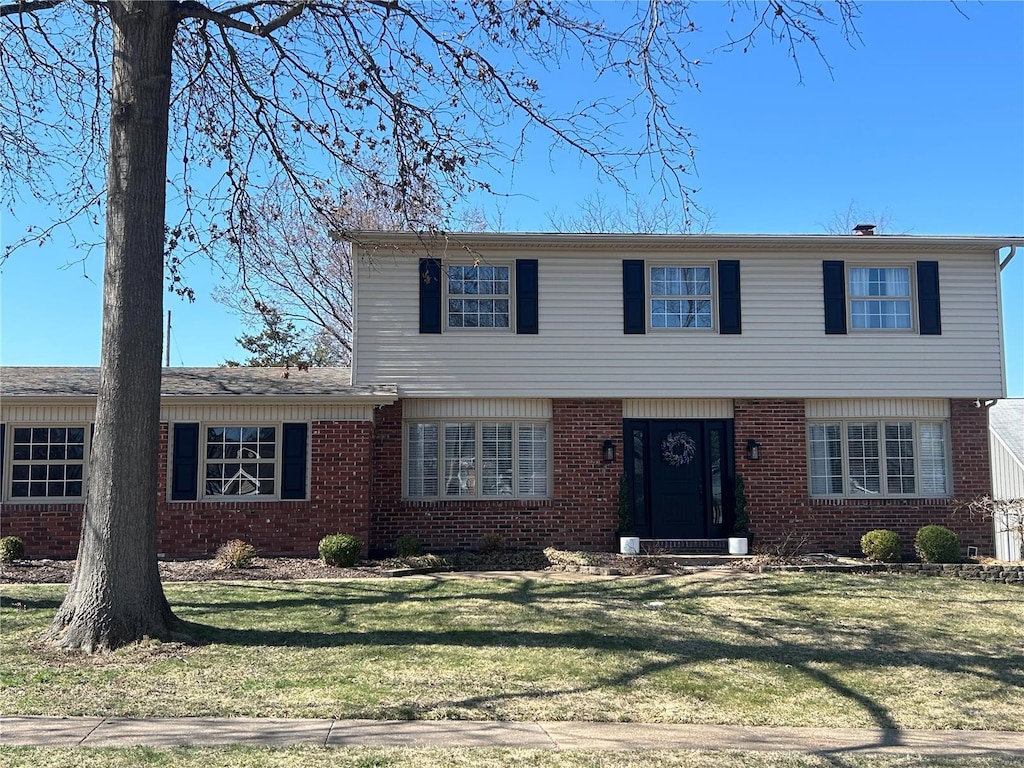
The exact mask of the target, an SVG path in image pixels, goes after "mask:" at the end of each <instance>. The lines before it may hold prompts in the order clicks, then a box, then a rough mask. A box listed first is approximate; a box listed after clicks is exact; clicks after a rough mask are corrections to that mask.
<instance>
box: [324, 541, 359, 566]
mask: <svg viewBox="0 0 1024 768" xmlns="http://www.w3.org/2000/svg"><path fill="white" fill-rule="evenodd" d="M317 550H318V551H319V552H320V559H321V560H323V561H324V562H325V563H327V565H333V566H335V567H338V568H350V567H352V566H353V565H355V564H356V563H358V562H359V553H360V552H362V551H363V543H362V542H361V541H359V539H357V538H356V537H355V536H349V535H348V534H347V533H335V534H332V535H330V536H324V537H323V538H322V539H320V546H319V547H317Z"/></svg>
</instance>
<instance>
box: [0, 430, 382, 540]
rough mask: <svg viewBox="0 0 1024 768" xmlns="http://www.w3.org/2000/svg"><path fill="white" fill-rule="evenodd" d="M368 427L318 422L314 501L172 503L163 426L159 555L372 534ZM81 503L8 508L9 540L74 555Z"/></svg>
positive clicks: (312, 467)
mask: <svg viewBox="0 0 1024 768" xmlns="http://www.w3.org/2000/svg"><path fill="white" fill-rule="evenodd" d="M371 432H372V426H371V425H370V424H369V423H368V422H350V421H314V422H313V423H312V424H311V429H310V441H311V446H310V449H311V450H310V464H309V467H308V471H309V473H310V478H309V479H310V497H309V499H308V500H305V501H248V500H233V501H215V502H212V501H198V502H179V501H174V502H172V501H167V491H166V489H167V434H168V428H167V424H166V423H164V424H161V425H160V463H159V471H158V477H157V482H158V486H157V488H158V498H159V503H158V506H157V531H158V533H157V551H158V552H160V554H161V555H163V556H166V557H171V558H174V557H202V556H209V555H213V554H214V553H216V551H217V549H218V547H220V546H221V545H222V544H223V543H224V542H226V541H228V540H230V539H243V540H245V541H247V542H248V543H250V544H252V545H253V546H254V547H256V550H257V552H258V553H259V554H261V555H268V556H271V555H283V556H295V557H300V556H301V557H308V556H315V555H316V552H317V544H318V542H319V541H320V539H321V538H323V537H324V536H325V535H327V534H331V533H339V532H341V533H351V534H352V535H354V536H357V537H358V538H359V539H360V540H361V541H363V542H364V545H365V543H366V542H368V541H369V537H370V515H369V510H370V482H369V478H370V473H371V470H370V438H371ZM83 508H84V506H83V505H82V504H5V505H4V510H3V533H4V535H16V536H20V537H21V538H22V539H24V541H25V549H26V553H27V554H28V555H29V556H30V557H55V558H70V557H74V556H75V555H76V553H77V551H78V538H79V534H80V532H81V525H82V510H83Z"/></svg>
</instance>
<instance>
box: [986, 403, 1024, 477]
mask: <svg viewBox="0 0 1024 768" xmlns="http://www.w3.org/2000/svg"><path fill="white" fill-rule="evenodd" d="M988 425H989V428H990V429H991V430H992V431H993V432H995V433H996V434H997V435H999V437H1000V438H1002V440H1003V442H1004V443H1006V445H1007V446H1008V447H1009V449H1010V451H1011V452H1012V453H1013V455H1014V456H1016V457H1017V459H1018V461H1021V462H1024V398H1020V397H1015V398H1011V399H1009V400H1000V401H999V402H998V403H996V404H995V405H993V406H992V407H991V408H989V411H988Z"/></svg>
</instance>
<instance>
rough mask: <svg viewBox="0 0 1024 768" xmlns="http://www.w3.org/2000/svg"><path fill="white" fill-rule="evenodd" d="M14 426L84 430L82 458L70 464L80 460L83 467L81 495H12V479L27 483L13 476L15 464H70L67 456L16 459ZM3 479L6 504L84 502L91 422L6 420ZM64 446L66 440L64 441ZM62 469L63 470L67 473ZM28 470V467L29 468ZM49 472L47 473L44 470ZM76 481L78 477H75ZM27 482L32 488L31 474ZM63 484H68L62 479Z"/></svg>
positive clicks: (90, 441) (47, 465) (65, 465)
mask: <svg viewBox="0 0 1024 768" xmlns="http://www.w3.org/2000/svg"><path fill="white" fill-rule="evenodd" d="M16 429H30V430H31V429H46V430H50V429H81V430H82V431H83V436H82V459H81V461H79V460H77V459H73V460H72V461H71V462H70V464H71V465H75V466H77V465H78V464H79V463H80V464H81V466H82V478H81V483H82V493H81V495H80V496H15V495H14V483H15V482H26V481H23V480H15V479H14V468H15V466H30V467H31V466H33V465H35V466H46V467H51V466H61V465H62V466H64V467H67V466H69V462H68V460H67V458H64V459H49V458H47V459H32V458H28V459H15V458H14V442H15V440H14V432H15V430H16ZM4 442H5V445H4V467H3V472H4V482H3V500H4V503H9V504H82V503H84V502H85V493H86V488H87V486H88V482H89V455H90V451H91V450H92V425H91V424H88V423H81V422H66V423H65V422H29V423H21V424H18V423H6V424H5V428H4ZM65 445H66V443H65ZM66 471H67V470H66V469H65V473H66ZM30 472H31V470H30ZM47 474H49V473H47ZM74 481H75V482H78V479H77V478H75V480H74ZM27 482H28V483H29V484H30V488H29V490H30V491H31V483H32V482H33V481H32V479H31V477H30V478H29V480H28V481H27ZM34 482H48V480H43V481H40V480H36V481H34ZM63 482H64V483H67V482H68V481H67V479H64V481H63Z"/></svg>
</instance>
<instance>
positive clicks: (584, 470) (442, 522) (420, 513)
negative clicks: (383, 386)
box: [370, 400, 622, 552]
mask: <svg viewBox="0 0 1024 768" xmlns="http://www.w3.org/2000/svg"><path fill="white" fill-rule="evenodd" d="M552 416H553V418H552V428H553V436H552V440H553V445H552V456H553V460H554V461H553V464H554V472H553V476H554V484H553V494H552V497H551V498H550V499H545V500H508V501H503V500H500V499H495V500H486V501H484V500H472V501H467V500H455V501H451V500H441V501H409V500H406V499H403V498H402V404H401V402H399V403H396V404H395V405H390V406H386V407H384V408H382V409H380V410H379V411H378V419H377V427H376V432H375V435H374V450H373V467H374V472H373V514H372V525H371V527H372V530H373V534H372V536H371V539H370V545H371V550H373V551H377V552H389V551H391V550H392V549H393V548H394V543H395V540H396V539H397V538H398V537H399V536H403V535H410V536H416V537H417V538H418V539H420V541H422V542H423V544H424V546H425V547H427V548H428V549H433V550H438V551H443V550H457V549H473V548H476V547H477V546H479V544H480V542H481V540H482V539H483V537H484V536H487V535H489V534H497V535H499V536H501V537H502V538H503V539H504V540H505V542H506V544H507V545H508V546H510V547H515V548H527V547H548V546H555V547H561V548H567V549H591V550H608V549H611V548H612V547H613V546H615V529H616V526H617V524H618V512H617V509H618V497H617V494H618V482H619V473H620V472H621V464H619V463H610V464H606V463H604V462H603V461H602V460H601V449H602V446H603V444H604V441H605V440H609V439H612V440H615V442H616V444H617V447H618V453H619V456H621V455H622V440H621V435H622V403H621V401H619V400H554V401H553V402H552Z"/></svg>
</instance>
